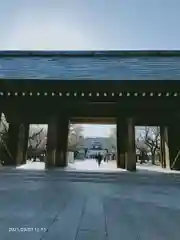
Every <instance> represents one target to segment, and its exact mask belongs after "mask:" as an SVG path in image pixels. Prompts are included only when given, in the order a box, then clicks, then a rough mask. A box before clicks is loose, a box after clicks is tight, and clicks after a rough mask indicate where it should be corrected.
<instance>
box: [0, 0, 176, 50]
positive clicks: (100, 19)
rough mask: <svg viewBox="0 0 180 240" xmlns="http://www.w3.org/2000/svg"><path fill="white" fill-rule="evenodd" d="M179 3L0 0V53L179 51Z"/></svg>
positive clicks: (162, 0)
mask: <svg viewBox="0 0 180 240" xmlns="http://www.w3.org/2000/svg"><path fill="white" fill-rule="evenodd" d="M179 11H180V1H179V0H28V1H27V0H0V22H1V27H0V49H56V50H57V49H59V50H71V49H75V50H82V49H86V50H88V49H91V50H92V49H180V28H179V23H180V13H179Z"/></svg>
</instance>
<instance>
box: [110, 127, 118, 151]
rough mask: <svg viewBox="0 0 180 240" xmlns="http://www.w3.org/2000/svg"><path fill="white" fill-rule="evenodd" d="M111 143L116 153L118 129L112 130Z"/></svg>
mask: <svg viewBox="0 0 180 240" xmlns="http://www.w3.org/2000/svg"><path fill="white" fill-rule="evenodd" d="M109 142H110V145H111V148H112V149H114V150H115V151H116V149H117V139H116V127H113V128H111V130H110V134H109Z"/></svg>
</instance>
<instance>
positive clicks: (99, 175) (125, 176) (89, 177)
mask: <svg viewBox="0 0 180 240" xmlns="http://www.w3.org/2000/svg"><path fill="white" fill-rule="evenodd" d="M0 177H8V178H13V177H21V178H22V179H23V180H27V181H35V180H43V181H44V180H48V181H49V180H50V181H77V182H79V181H80V182H83V181H84V182H87V181H88V182H121V183H137V182H140V183H142V184H143V183H144V184H148V183H153V184H154V183H157V184H163V183H164V184H169V183H171V182H172V183H174V182H176V183H178V184H180V175H172V174H171V175H170V174H169V175H167V174H162V173H160V174H141V173H138V172H136V173H131V172H118V173H117V172H113V173H109V172H108V173H107V172H82V171H81V172H78V171H62V170H59V171H58V170H52V171H50V170H49V171H29V170H20V171H19V170H17V171H8V172H1V174H0Z"/></svg>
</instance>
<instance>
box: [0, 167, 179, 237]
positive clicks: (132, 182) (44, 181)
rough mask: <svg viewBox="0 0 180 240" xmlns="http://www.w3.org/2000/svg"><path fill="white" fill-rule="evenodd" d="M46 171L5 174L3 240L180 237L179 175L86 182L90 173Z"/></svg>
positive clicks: (0, 179) (0, 178)
mask: <svg viewBox="0 0 180 240" xmlns="http://www.w3.org/2000/svg"><path fill="white" fill-rule="evenodd" d="M42 172H43V171H34V172H33V171H28V170H26V171H25V170H22V171H20V170H19V171H18V170H17V172H16V171H13V170H7V169H6V170H4V171H1V172H0V239H2V240H11V239H13V240H16V239H18V240H21V239H23V240H24V239H27V240H30V239H31V240H32V239H34V240H40V239H41V240H49V239H51V240H54V239H60V240H61V239H63V240H89V239H90V240H97V239H98V240H102V239H103V240H119V239H125V240H136V239H141V240H152V239H153V240H154V239H155V240H161V239H162V240H166V239H168V240H176V239H177V240H178V239H180V237H179V222H180V201H179V199H180V191H179V189H180V185H179V182H180V176H179V175H177V176H176V178H174V179H173V181H171V182H168V181H167V179H166V181H165V183H164V184H162V183H163V181H164V179H165V178H166V176H164V175H163V174H161V175H160V176H159V180H157V182H156V181H153V179H154V177H153V174H151V175H149V176H148V177H147V179H146V183H144V184H143V182H142V179H141V180H140V177H139V176H140V175H139V174H138V173H135V174H134V173H121V172H119V173H114V174H116V175H119V174H121V178H119V179H117V180H116V179H115V181H114V182H113V183H112V182H111V181H110V180H111V178H113V177H112V176H113V175H112V174H107V173H104V175H102V173H96V174H95V173H94V174H93V173H88V174H89V176H91V178H90V180H89V182H86V180H85V178H86V173H78V172H74V173H70V172H63V171H62V170H61V171H57V170H56V171H55V170H49V171H46V172H44V173H42ZM88 174H87V175H88ZM69 175H73V177H72V178H70V180H68V178H69ZM79 175H81V176H82V178H84V180H85V181H84V182H83V181H81V182H78V181H77V182H76V178H78V177H79ZM98 175H99V177H100V178H102V176H103V178H104V179H103V180H102V182H101V183H98V182H96V181H93V178H94V177H95V176H96V177H97V176H98ZM28 176H30V177H28ZM55 176H56V177H55ZM62 177H63V181H62ZM105 178H107V179H106V181H105ZM127 180H128V181H127ZM160 180H161V181H160ZM110 182H111V183H110Z"/></svg>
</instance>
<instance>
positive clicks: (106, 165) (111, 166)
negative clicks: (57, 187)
mask: <svg viewBox="0 0 180 240" xmlns="http://www.w3.org/2000/svg"><path fill="white" fill-rule="evenodd" d="M17 168H20V169H34V170H44V169H45V164H44V163H43V162H30V161H27V163H26V164H24V165H21V166H18V167H17ZM66 170H67V171H71V170H78V171H98V172H99V171H100V172H102V171H103V172H114V171H116V172H124V171H126V170H123V169H120V168H117V165H116V161H108V162H104V161H102V163H101V165H100V167H99V166H98V164H97V163H96V161H95V160H94V159H85V160H76V161H74V163H69V164H68V167H67V168H66ZM137 171H139V172H145V171H146V172H161V173H176V174H178V173H179V174H180V171H172V170H170V169H163V168H162V167H161V166H153V165H151V164H148V163H147V164H142V165H141V164H139V163H137Z"/></svg>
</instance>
